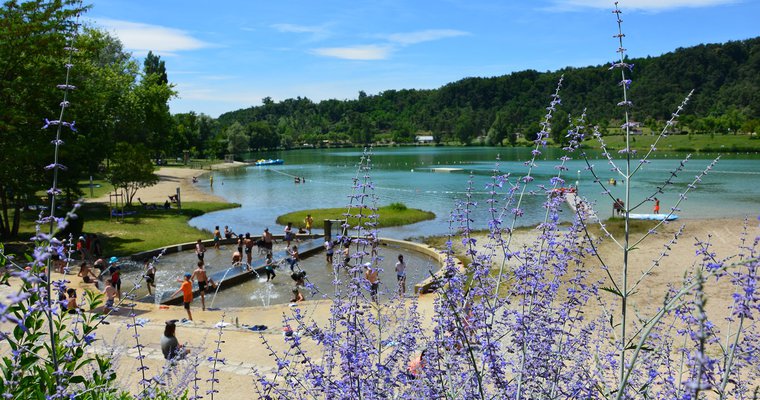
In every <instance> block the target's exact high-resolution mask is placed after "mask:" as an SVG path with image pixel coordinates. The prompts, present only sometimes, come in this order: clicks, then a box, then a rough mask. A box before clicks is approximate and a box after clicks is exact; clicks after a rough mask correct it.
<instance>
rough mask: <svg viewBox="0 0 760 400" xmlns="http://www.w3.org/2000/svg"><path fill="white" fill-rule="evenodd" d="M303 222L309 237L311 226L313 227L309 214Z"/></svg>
mask: <svg viewBox="0 0 760 400" xmlns="http://www.w3.org/2000/svg"><path fill="white" fill-rule="evenodd" d="M303 222H304V225H306V231H307V232H309V235H311V226H312V225H314V218H312V217H311V214H306V219H304V220H303Z"/></svg>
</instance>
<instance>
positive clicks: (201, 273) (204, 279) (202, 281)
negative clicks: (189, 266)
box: [190, 261, 208, 311]
mask: <svg viewBox="0 0 760 400" xmlns="http://www.w3.org/2000/svg"><path fill="white" fill-rule="evenodd" d="M193 279H195V280H196V281H198V291H199V292H200V293H201V307H203V311H206V285H207V284H208V276H206V270H205V269H204V268H203V261H198V268H196V269H195V271H193V275H192V276H190V281H192V280H193Z"/></svg>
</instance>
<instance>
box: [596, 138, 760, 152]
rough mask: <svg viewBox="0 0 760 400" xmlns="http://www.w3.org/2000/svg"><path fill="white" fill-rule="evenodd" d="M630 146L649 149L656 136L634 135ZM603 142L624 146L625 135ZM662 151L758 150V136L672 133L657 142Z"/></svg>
mask: <svg viewBox="0 0 760 400" xmlns="http://www.w3.org/2000/svg"><path fill="white" fill-rule="evenodd" d="M631 138H632V140H631V146H632V147H633V148H634V149H637V150H639V152H641V151H644V150H649V146H650V145H651V144H652V143H654V140H655V139H656V138H657V136H655V135H634V136H632V137H631ZM604 142H605V143H606V144H607V146H609V148H610V149H614V150H619V149H622V148H623V147H625V136H623V135H615V136H604ZM584 144H585V145H586V146H588V147H595V144H596V141H590V140H589V141H587V142H584ZM657 148H658V149H659V150H662V151H690V152H702V153H737V152H756V151H760V138H757V137H754V136H749V135H714V136H712V137H711V136H710V135H691V136H689V135H672V136H668V137H666V138H664V139H662V140H660V142H659V143H658V144H657Z"/></svg>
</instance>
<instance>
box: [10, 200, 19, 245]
mask: <svg viewBox="0 0 760 400" xmlns="http://www.w3.org/2000/svg"><path fill="white" fill-rule="evenodd" d="M13 210H14V213H13V227H12V228H11V237H16V236H18V228H19V226H20V225H21V205H20V202H18V201H17V202H16V204H15V206H14V207H13Z"/></svg>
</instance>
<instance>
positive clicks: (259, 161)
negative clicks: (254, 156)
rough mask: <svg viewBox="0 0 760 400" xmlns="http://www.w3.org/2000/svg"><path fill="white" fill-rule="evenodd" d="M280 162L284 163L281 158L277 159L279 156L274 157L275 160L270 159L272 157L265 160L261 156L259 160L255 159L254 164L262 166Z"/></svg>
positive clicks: (280, 163)
mask: <svg viewBox="0 0 760 400" xmlns="http://www.w3.org/2000/svg"><path fill="white" fill-rule="evenodd" d="M282 164H285V160H281V159H279V158H278V159H276V160H272V159H269V160H265V159H263V158H262V159H261V160H257V161H256V162H255V163H254V165H256V166H264V165H282Z"/></svg>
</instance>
